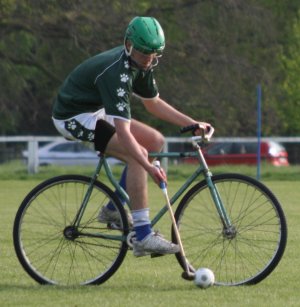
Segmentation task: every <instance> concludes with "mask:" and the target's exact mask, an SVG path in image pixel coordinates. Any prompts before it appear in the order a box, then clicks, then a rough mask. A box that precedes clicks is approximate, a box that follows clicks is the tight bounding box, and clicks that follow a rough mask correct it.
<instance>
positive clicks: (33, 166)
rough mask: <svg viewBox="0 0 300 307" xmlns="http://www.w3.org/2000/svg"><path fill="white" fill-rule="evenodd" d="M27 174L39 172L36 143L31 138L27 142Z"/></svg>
mask: <svg viewBox="0 0 300 307" xmlns="http://www.w3.org/2000/svg"><path fill="white" fill-rule="evenodd" d="M27 167H28V173H29V174H36V173H37V172H38V171H39V157H38V141H37V139H36V138H32V139H30V140H29V141H28V166H27Z"/></svg>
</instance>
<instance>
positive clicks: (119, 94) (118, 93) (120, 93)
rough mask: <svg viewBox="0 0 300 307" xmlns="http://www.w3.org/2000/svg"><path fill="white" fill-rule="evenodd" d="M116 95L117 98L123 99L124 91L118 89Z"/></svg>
mask: <svg viewBox="0 0 300 307" xmlns="http://www.w3.org/2000/svg"><path fill="white" fill-rule="evenodd" d="M117 95H118V96H119V97H124V95H125V90H124V89H123V88H118V89H117Z"/></svg>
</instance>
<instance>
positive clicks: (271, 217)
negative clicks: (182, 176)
mask: <svg viewBox="0 0 300 307" xmlns="http://www.w3.org/2000/svg"><path fill="white" fill-rule="evenodd" d="M212 181H213V183H214V185H215V186H216V188H217V190H218V192H219V195H220V198H221V200H222V203H223V205H224V207H225V209H226V211H227V214H228V216H229V219H230V221H231V223H232V227H231V228H230V229H229V231H228V230H226V229H224V226H223V224H222V222H221V220H220V217H219V214H218V212H217V210H216V207H215V204H214V202H213V199H212V197H211V193H210V189H209V187H208V185H207V183H206V181H202V182H200V183H198V184H197V185H195V186H194V187H193V188H192V189H191V190H189V191H188V192H187V193H186V195H185V196H184V197H183V199H182V200H181V202H180V204H179V206H178V208H177V210H176V213H175V218H176V221H177V224H178V227H179V231H180V235H181V240H182V243H183V246H184V249H185V253H186V257H187V259H188V261H189V263H190V264H191V265H192V266H193V267H194V268H195V269H198V268H200V267H207V268H210V269H211V270H212V271H213V272H214V274H215V279H216V284H217V285H222V286H238V285H250V284H256V283H258V282H260V281H261V280H263V279H264V278H266V277H267V276H268V275H269V274H270V273H271V272H272V271H273V270H274V269H275V267H276V266H277V264H278V263H279V261H280V259H281V257H282V255H283V253H284V250H285V246H286V241H287V225H286V219H285V216H284V213H283V210H282V208H281V206H280V204H279V202H278V200H277V199H276V197H275V196H274V195H273V193H272V192H271V191H270V190H269V189H268V188H267V187H266V186H265V185H263V184H262V183H260V182H258V181H256V180H254V179H252V178H250V177H247V176H243V175H238V174H223V175H217V176H213V177H212ZM172 239H173V241H174V242H176V237H175V235H174V233H172ZM176 257H177V260H178V261H179V263H180V264H181V266H182V267H183V268H184V262H183V260H182V258H181V256H180V254H176Z"/></svg>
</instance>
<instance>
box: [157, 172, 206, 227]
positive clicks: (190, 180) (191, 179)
mask: <svg viewBox="0 0 300 307" xmlns="http://www.w3.org/2000/svg"><path fill="white" fill-rule="evenodd" d="M202 172H203V168H202V167H199V168H198V169H197V170H196V171H195V172H194V173H193V174H192V175H191V176H190V177H189V178H188V179H187V180H186V181H185V182H184V184H183V185H182V186H181V187H180V188H179V189H178V191H177V192H176V193H175V194H174V196H172V198H170V204H171V206H173V204H174V203H175V202H176V200H177V199H178V198H179V197H180V196H181V195H182V194H183V193H184V192H185V191H186V190H187V188H188V187H189V186H190V185H191V184H192V183H193V182H194V181H195V179H196V178H197V177H198V176H199V175H200V174H201V173H202ZM167 211H168V206H167V205H165V206H164V207H162V208H161V209H160V211H159V212H158V213H157V214H156V215H155V217H154V218H153V220H152V221H151V225H152V226H154V225H155V224H156V223H157V222H158V221H159V220H160V219H161V217H162V216H163V215H164V214H165V213H166V212H167Z"/></svg>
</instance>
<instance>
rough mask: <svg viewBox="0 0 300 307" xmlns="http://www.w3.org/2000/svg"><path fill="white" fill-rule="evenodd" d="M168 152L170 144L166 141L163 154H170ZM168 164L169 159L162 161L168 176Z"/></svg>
mask: <svg viewBox="0 0 300 307" xmlns="http://www.w3.org/2000/svg"><path fill="white" fill-rule="evenodd" d="M168 151H169V142H168V140H167V139H166V140H165V143H164V147H163V152H168ZM168 163H169V161H168V158H167V157H164V158H162V159H161V166H162V168H163V169H164V170H165V172H166V174H168Z"/></svg>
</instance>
